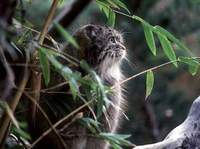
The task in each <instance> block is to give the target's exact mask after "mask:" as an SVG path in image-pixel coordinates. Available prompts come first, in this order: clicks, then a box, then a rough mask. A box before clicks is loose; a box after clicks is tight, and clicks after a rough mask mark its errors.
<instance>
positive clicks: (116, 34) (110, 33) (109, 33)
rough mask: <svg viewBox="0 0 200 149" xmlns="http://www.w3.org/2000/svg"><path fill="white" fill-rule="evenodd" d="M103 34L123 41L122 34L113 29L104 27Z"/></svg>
mask: <svg viewBox="0 0 200 149" xmlns="http://www.w3.org/2000/svg"><path fill="white" fill-rule="evenodd" d="M105 34H107V37H117V38H119V39H120V40H121V41H123V37H122V34H121V33H120V32H119V31H117V30H115V29H114V28H111V27H106V28H105Z"/></svg>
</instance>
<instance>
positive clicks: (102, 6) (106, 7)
mask: <svg viewBox="0 0 200 149" xmlns="http://www.w3.org/2000/svg"><path fill="white" fill-rule="evenodd" d="M96 2H97V5H98V6H99V9H100V10H101V11H102V12H104V14H105V15H106V17H107V18H108V17H109V11H110V7H109V5H108V4H107V3H104V2H103V1H98V0H97V1H96Z"/></svg>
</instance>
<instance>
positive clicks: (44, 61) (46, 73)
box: [39, 48, 50, 86]
mask: <svg viewBox="0 0 200 149" xmlns="http://www.w3.org/2000/svg"><path fill="white" fill-rule="evenodd" d="M45 52H46V50H45V49H44V48H40V49H39V58H40V64H41V67H42V74H43V77H44V82H45V85H46V86H48V84H49V81H50V66H49V61H48V58H47V56H46V53H45Z"/></svg>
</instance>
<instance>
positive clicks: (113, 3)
mask: <svg viewBox="0 0 200 149" xmlns="http://www.w3.org/2000/svg"><path fill="white" fill-rule="evenodd" d="M107 2H108V3H109V4H110V6H111V7H113V8H117V9H120V8H119V6H118V5H117V4H116V3H115V2H113V0H107Z"/></svg>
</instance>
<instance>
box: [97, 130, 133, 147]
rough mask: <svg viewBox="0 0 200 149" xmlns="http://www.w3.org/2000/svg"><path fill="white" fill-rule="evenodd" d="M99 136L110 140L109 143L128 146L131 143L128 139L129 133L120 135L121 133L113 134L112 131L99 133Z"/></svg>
mask: <svg viewBox="0 0 200 149" xmlns="http://www.w3.org/2000/svg"><path fill="white" fill-rule="evenodd" d="M99 136H100V137H101V138H104V139H106V140H108V141H109V142H110V144H112V145H113V144H117V145H124V146H130V145H131V144H132V143H131V142H130V141H128V140H125V139H127V138H129V137H130V136H131V135H121V134H113V133H100V134H99Z"/></svg>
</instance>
